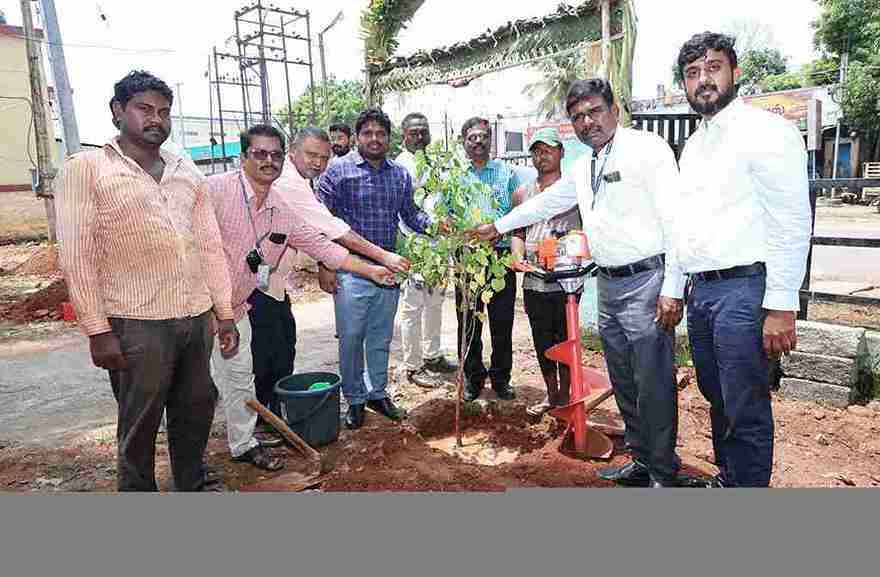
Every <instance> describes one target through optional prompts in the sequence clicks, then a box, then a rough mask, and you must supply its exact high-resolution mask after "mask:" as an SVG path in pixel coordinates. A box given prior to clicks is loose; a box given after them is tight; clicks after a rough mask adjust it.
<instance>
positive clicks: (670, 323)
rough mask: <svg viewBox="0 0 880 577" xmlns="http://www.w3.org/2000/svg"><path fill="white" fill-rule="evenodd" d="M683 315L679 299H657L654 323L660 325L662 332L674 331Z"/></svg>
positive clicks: (682, 307) (682, 306)
mask: <svg viewBox="0 0 880 577" xmlns="http://www.w3.org/2000/svg"><path fill="white" fill-rule="evenodd" d="M683 313H684V304H683V303H682V300H681V299H674V298H671V297H664V296H661V297H658V298H657V314H656V316H655V317H654V322H655V323H657V324H658V325H660V327H661V328H662V329H663V330H664V331H667V332H669V331H674V330H675V327H676V326H678V323H680V322H681V317H682V314H683Z"/></svg>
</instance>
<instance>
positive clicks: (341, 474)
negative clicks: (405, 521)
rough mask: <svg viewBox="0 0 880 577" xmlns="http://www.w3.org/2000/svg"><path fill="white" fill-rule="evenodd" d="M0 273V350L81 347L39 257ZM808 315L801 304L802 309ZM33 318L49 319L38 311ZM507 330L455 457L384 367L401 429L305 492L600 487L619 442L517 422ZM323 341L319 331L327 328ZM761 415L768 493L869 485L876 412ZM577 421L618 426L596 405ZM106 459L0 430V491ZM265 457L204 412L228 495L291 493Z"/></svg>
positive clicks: (310, 296)
mask: <svg viewBox="0 0 880 577" xmlns="http://www.w3.org/2000/svg"><path fill="white" fill-rule="evenodd" d="M0 269H2V271H3V272H2V273H0V315H2V317H0V318H2V324H0V327H2V328H0V344H2V346H3V347H4V348H5V349H7V350H14V351H16V353H15V354H17V355H19V356H21V355H25V356H26V355H27V354H28V353H29V351H32V350H39V349H41V348H45V346H46V345H45V342H46V341H50V340H51V341H52V342H56V343H57V342H61V343H67V342H77V343H79V342H81V341H82V340H83V339H82V337H79V336H77V335H76V333H75V329H74V328H73V327H72V325H70V324H69V323H68V324H64V323H60V322H57V321H53V319H54V318H56V313H58V314H60V303H61V302H63V301H64V300H65V299H66V294H65V293H66V291H65V290H64V289H63V280H60V277H59V275H58V271H57V264H56V261H55V255H54V251H53V250H52V249H49V248H47V247H45V246H40V245H25V246H22V245H9V246H5V247H0ZM296 282H297V286H298V287H299V291H298V296H297V298H296V299H295V300H296V302H295V304H294V310H295V314H296V316H297V322H298V324H300V323H302V324H303V325H304V326H305V325H307V324H308V321H309V319H310V317H311V316H313V315H324V316H326V315H327V314H328V311H329V310H330V309H329V303H328V301H329V297H327V296H326V295H324V294H323V293H322V292H320V290H319V289H318V288H317V283H316V281H315V278H314V275H310V274H300V275H299V276H298V277H297V281H296ZM59 283H60V284H59ZM22 287H24V288H22ZM447 300H449V299H447ZM304 305H308V306H304ZM447 305H449V303H447ZM37 307H40V308H37ZM818 308H819V307H816V306H814V307H812V308H811V311H814V310H817V309H818ZM44 310H49V311H50V313H45V314H44V313H43V312H42V311H44ZM451 310H452V309H451V307H449V306H447V310H446V311H445V317H444V321H445V324H446V327H445V328H446V330H450V327H452V328H454V322H455V321H454V316H452V315H453V313H452V312H451ZM820 310H821V309H820ZM846 314H851V313H846ZM322 322H323V320H322ZM325 324H326V323H325ZM856 324H858V323H856ZM322 326H324V325H322ZM516 326H517V329H516V331H515V340H514V367H515V385H516V388H517V393H518V398H517V400H516V401H512V402H503V401H498V400H497V399H495V398H494V394H493V393H491V392H490V391H488V392H487V393H485V394H484V397H486V398H484V399H481V400H479V401H478V402H476V403H470V404H467V405H466V407H465V416H464V420H463V426H462V430H463V439H464V447H463V448H461V449H456V448H455V447H454V438H453V414H454V402H453V399H454V395H455V389H454V385H453V383H452V382H451V381H447V382H445V383H444V384H443V385H442V386H441V387H439V388H438V389H433V390H425V389H420V388H417V387H414V386H413V385H410V384H408V383H405V382H403V381H402V379H401V378H400V374H399V373H398V372H396V371H393V372H392V373H391V381H390V384H389V392H390V393H391V395H392V398H393V399H394V400H395V402H397V403H398V404H399V405H400V406H402V407H404V408H405V409H406V410H407V412H408V418H407V419H406V420H405V421H404V422H403V423H402V424H394V423H391V422H390V421H387V420H385V419H384V418H382V417H381V416H379V415H377V414H374V413H369V414H368V417H367V421H366V425H365V426H364V428H363V429H361V430H359V431H355V432H352V431H348V430H347V429H345V428H344V427H342V426H340V433H339V439H338V441H337V442H335V443H332V444H330V445H329V446H326V447H323V448H321V452H322V454H323V457H324V461H325V472H324V474H323V475H322V476H321V477H320V478H319V479H318V480H317V481H316V482H315V484H314V485H313V486H311V487H310V488H307V490H317V491H327V492H332V491H504V490H506V489H507V488H513V487H607V486H610V484H609V483H607V482H604V481H602V480H601V479H599V478H598V477H597V476H596V470H597V469H598V468H602V467H605V466H609V465H618V464H621V463H624V462H626V460H627V456H626V455H625V454H624V452H623V447H622V441H621V439H620V438H619V437H614V441H615V452H614V454H613V455H612V458H611V459H610V460H609V461H589V460H583V459H579V458H576V457H573V456H572V455H571V454H570V453H568V452H566V451H562V450H560V444H561V442H562V438H561V433H562V430H561V427H560V426H559V425H558V424H557V423H556V422H555V420H554V419H552V418H551V417H549V416H545V417H544V418H542V419H540V420H536V419H533V418H531V417H528V416H527V414H526V412H525V408H526V407H527V406H528V405H529V404H531V403H534V402H536V401H538V400H540V398H541V397H542V396H543V392H542V384H541V380H540V375H539V372H538V366H537V361H536V359H535V356H534V351H533V349H532V345H531V340H530V337H529V334H528V329H527V326H528V324H527V320H526V318H525V316H524V314H523V312H522V307H521V304H520V305H518V310H517V321H516ZM326 331H332V329H331V328H329V327H328V328H327V329H326ZM330 337H332V334H331V335H329V337H328V338H330ZM447 337H448V335H447ZM65 339H66V340H65ZM396 340H397V339H395V341H396ZM53 346H59V347H60V346H62V345H60V344H59V345H53ZM395 346H396V345H395ZM324 349H327V350H322V351H321V352H320V354H321V355H322V359H321V360H322V362H325V364H326V363H333V362H335V354H336V351H335V350H333V347H332V345H326V344H325V345H324ZM83 357H84V358H83V359H82V362H83V363H87V362H88V359H87V357H85V355H83ZM323 357H327V358H326V359H324V358H323ZM584 363H585V364H586V365H588V366H591V367H594V368H597V369H599V370H602V371H604V362H603V359H602V357H601V355H600V354H598V353H596V352H594V351H586V352H585V357H584ZM679 376H680V379H681V382H682V384H683V385H684V386H683V389H682V390H681V393H680V397H679V406H680V421H679V447H678V449H679V453H680V455H681V458H682V462H683V465H684V472H686V473H688V474H691V475H710V474H714V473H715V472H716V469H715V467H714V465H713V463H712V448H711V439H710V435H709V416H708V406H707V404H706V402H705V400H704V399H703V398H702V396H701V395H700V393H699V391H698V390H697V388H696V385H695V379H694V378H693V374H692V369H689V368H687V367H684V368H682V369H680V371H679ZM0 392H7V393H8V392H10V391H5V390H4V387H3V382H2V377H0ZM774 411H775V416H776V453H775V459H774V474H773V486H775V487H838V486H839V487H844V486H858V487H870V486H880V434H878V433H880V403H878V402H874V403H873V404H871V405H869V406H867V407H860V406H856V407H850V408H848V409H846V410H840V409H829V408H823V407H820V406H818V405H815V404H812V403H806V402H798V401H791V400H785V399H782V398H778V397H776V398H774ZM106 417H107V419H106V420H105V423H112V422H113V415H112V413H111V414H108V415H106ZM591 417H592V418H593V419H594V420H597V421H600V422H603V423H610V424H612V425H614V424H619V416H618V415H617V414H616V408H615V406H614V402H613V400H610V399H609V400H608V401H606V402H605V403H604V404H602V405H600V407H599V408H598V409H596V410H595V411H594V412H593V413H592V414H591ZM35 426H37V425H35ZM611 428H612V429H613V428H614V427H613V426H612V427H611ZM157 446H158V449H157V451H158V456H157V475H158V478H159V480H160V486H161V487H162V488H163V489H167V488H168V486H169V469H168V456H167V450H166V445H165V442H164V433H160V436H159V440H158V443H157ZM115 451H116V441H115V425H113V424H103V425H101V426H97V427H95V428H94V429H92V430H91V431H90V432H89V433H88V434H87V435H85V436H80V437H78V440H77V441H75V442H63V443H56V444H54V445H50V446H46V445H36V444H31V443H27V442H23V441H21V440H20V439H18V440H11V439H9V438H4V435H3V433H2V431H0V491H14V492H54V491H86V492H95V491H97V492H102V491H113V490H115V482H116V481H115V480H116V463H115ZM273 451H274V452H276V453H278V454H283V455H286V456H287V458H286V461H287V467H286V468H285V469H284V470H283V471H281V472H278V473H272V474H265V473H262V472H260V471H258V470H256V469H254V468H253V467H250V466H248V465H243V464H237V463H233V462H231V461H230V460H229V458H228V452H227V449H226V442H225V430H224V423H223V422H222V414H221V413H219V412H218V419H217V421H216V423H215V427H214V430H213V431H212V435H211V439H210V443H209V447H208V453H207V462H208V464H209V466H210V467H211V468H212V469H213V470H214V471H216V472H217V473H218V475H219V476H220V477H221V478H222V479H223V481H224V483H225V485H226V487H227V489H228V490H230V491H284V490H293V489H294V487H295V489H296V490H301V489H303V487H302V486H298V485H297V486H295V484H292V483H291V482H289V479H290V478H291V475H295V474H296V473H306V472H307V471H308V470H309V468H310V464H309V463H308V462H307V461H306V460H305V459H303V458H302V457H301V456H300V455H298V454H297V453H295V452H294V451H293V450H292V449H288V448H286V447H281V448H278V449H273Z"/></svg>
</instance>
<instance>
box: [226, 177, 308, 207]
mask: <svg viewBox="0 0 880 577" xmlns="http://www.w3.org/2000/svg"><path fill="white" fill-rule="evenodd" d="M294 170H296V168H294ZM297 174H299V173H298V172H297ZM235 179H236V180H237V181H239V186H241V183H244V194H245V197H246V198H247V203H248V204H252V202H253V200H254V196H255V194H254V187H253V186H251V181H250V180H248V177H247V175H246V174H245V173H244V169H243V168H239V169H238V175H237V176H236V178H235ZM275 182H278V181H277V180H276V181H275ZM275 182H273V183H272V186H271V187H269V194H268V195H266V202H264V203H263V207H262V208H261V209H260V210H261V211H263V210H266V209H268V208H275V205H276V204H277V201H278V187H277V186H275Z"/></svg>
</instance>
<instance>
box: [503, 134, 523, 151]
mask: <svg viewBox="0 0 880 577" xmlns="http://www.w3.org/2000/svg"><path fill="white" fill-rule="evenodd" d="M504 151H505V152H522V151H523V133H522V132H505V133H504Z"/></svg>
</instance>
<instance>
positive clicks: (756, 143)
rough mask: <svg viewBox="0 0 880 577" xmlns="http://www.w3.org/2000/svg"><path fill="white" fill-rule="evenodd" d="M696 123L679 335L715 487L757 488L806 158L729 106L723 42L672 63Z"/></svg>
mask: <svg viewBox="0 0 880 577" xmlns="http://www.w3.org/2000/svg"><path fill="white" fill-rule="evenodd" d="M678 69H679V72H680V74H681V76H682V78H683V80H684V84H685V88H686V91H687V99H688V102H689V103H690V105H691V107H692V108H693V109H694V110H695V111H696V112H698V113H699V114H701V115H702V116H703V122H702V123H701V124H700V127H699V128H698V129H697V130H696V132H694V133H693V134H692V135H691V136H690V138H689V139H688V141H687V144H686V146H685V148H684V151H683V153H682V156H681V161H680V167H681V187H680V192H681V201H680V202H681V205H680V206H682V207H687V209H686V210H687V212H686V215H687V216H686V217H685V212H684V211H682V214H681V218H680V219H679V222H678V223H677V224H678V227H679V238H680V242H679V244H678V247H677V248H678V255H679V260H680V263H681V265H682V267H683V269H684V270H685V272H687V273H689V274H690V278H691V282H692V290H691V291H690V296H689V301H688V336H689V338H690V343H691V353H692V354H693V358H694V367H695V368H696V371H697V383H698V386H699V388H700V391H701V392H702V393H703V395H704V396H705V397H706V399H707V400H708V401H709V403H710V405H711V412H710V414H711V418H712V444H713V447H714V450H715V463H716V464H717V465H718V468H719V471H720V472H719V474H718V476H717V477H716V478H715V479H714V482H713V484H714V485H716V486H733V487H766V486H768V485H769V484H770V476H771V473H772V467H773V429H774V425H773V413H772V407H771V402H770V383H769V375H768V358H771V359H777V358H779V356H780V355H782V354H787V353H789V352H790V351H791V350H792V349H794V348H795V345H796V344H797V336H796V334H795V314H796V312H797V310H798V308H799V306H800V303H799V299H798V290H799V289H800V286H801V282H802V281H803V279H804V273H805V270H806V258H807V251H808V250H809V246H810V234H811V214H810V201H809V192H808V181H807V155H806V150H805V146H804V141H803V139H802V138H801V135H800V132H799V131H798V129H797V128H796V127H795V126H794V125H793V124H791V123H790V122H788V121H787V120H785V119H784V118H782V117H780V116H777V115H775V114H771V113H769V112H766V111H764V110H760V109H757V108H752V107H749V106H747V105H746V104H745V103H744V102H743V101H742V100H741V99H739V98H737V85H736V83H737V80H738V79H739V77H740V73H741V72H740V69H739V68H737V57H736V51H735V50H734V40H733V39H732V38H730V37H728V36H724V35H722V34H714V33H711V32H704V33H702V34H697V35H696V36H694V37H693V38H691V39H690V40H688V41H687V42H686V43H685V44H684V46H682V48H681V51H680V52H679V55H678Z"/></svg>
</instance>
